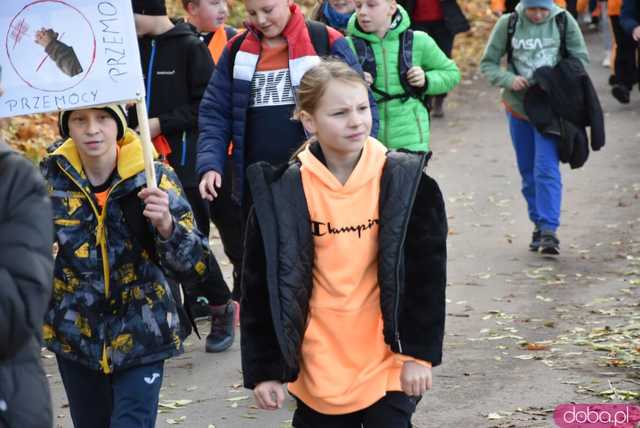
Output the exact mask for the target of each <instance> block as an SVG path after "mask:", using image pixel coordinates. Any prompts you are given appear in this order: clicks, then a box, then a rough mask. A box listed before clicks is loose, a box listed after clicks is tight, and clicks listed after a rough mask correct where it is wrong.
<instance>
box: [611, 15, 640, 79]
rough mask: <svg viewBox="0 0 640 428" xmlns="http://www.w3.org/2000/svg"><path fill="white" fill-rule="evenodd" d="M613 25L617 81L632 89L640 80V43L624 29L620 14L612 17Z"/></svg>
mask: <svg viewBox="0 0 640 428" xmlns="http://www.w3.org/2000/svg"><path fill="white" fill-rule="evenodd" d="M611 27H612V28H613V35H614V37H615V39H616V60H615V62H614V64H613V66H614V70H615V71H614V72H615V75H616V83H619V84H621V85H624V86H626V87H627V89H629V90H631V88H633V85H634V84H636V83H638V82H640V67H638V61H640V58H639V57H638V55H640V44H638V43H636V41H635V40H633V38H632V37H631V36H630V35H629V34H627V33H626V32H625V31H624V30H623V29H622V27H621V26H620V17H619V16H612V17H611Z"/></svg>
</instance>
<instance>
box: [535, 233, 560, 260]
mask: <svg viewBox="0 0 640 428" xmlns="http://www.w3.org/2000/svg"><path fill="white" fill-rule="evenodd" d="M540 254H548V255H558V254H560V240H559V239H558V237H557V236H556V234H555V232H551V231H544V232H542V234H541V236H540Z"/></svg>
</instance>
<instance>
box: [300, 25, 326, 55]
mask: <svg viewBox="0 0 640 428" xmlns="http://www.w3.org/2000/svg"><path fill="white" fill-rule="evenodd" d="M305 24H307V30H308V31H309V37H310V38H311V44H312V45H313V49H315V51H316V54H318V56H319V57H326V56H329V55H330V54H331V46H330V45H329V31H328V30H327V26H326V25H324V24H322V23H321V22H317V21H305Z"/></svg>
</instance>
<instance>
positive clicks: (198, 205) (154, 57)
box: [130, 0, 236, 352]
mask: <svg viewBox="0 0 640 428" xmlns="http://www.w3.org/2000/svg"><path fill="white" fill-rule="evenodd" d="M133 13H134V19H135V23H136V32H137V33H138V36H139V39H138V44H139V46H140V59H141V61H142V70H143V72H144V74H145V84H146V96H147V108H148V109H149V118H150V119H149V127H150V131H151V138H153V139H154V144H155V145H156V149H157V150H158V152H160V154H162V155H164V156H165V157H166V159H167V160H168V161H169V163H170V164H171V166H172V167H173V168H174V169H175V171H176V173H177V174H178V177H179V178H180V181H181V182H182V186H183V187H184V191H185V194H186V197H187V199H188V200H189V203H190V204H191V208H192V209H193V212H194V215H195V219H196V224H197V226H198V228H199V229H200V231H201V232H202V233H203V234H204V235H205V236H209V207H208V204H207V203H206V202H205V201H204V200H203V199H202V198H201V197H200V194H199V192H198V189H197V185H198V177H197V175H196V170H195V167H196V154H197V150H198V149H197V145H198V107H199V105H200V100H201V98H202V94H203V92H204V90H205V88H206V86H207V82H208V81H209V78H210V76H211V73H212V72H213V66H214V63H213V60H212V58H211V54H210V53H209V50H208V49H207V46H205V45H204V43H202V41H201V40H200V39H199V38H198V37H197V35H196V34H195V33H194V32H193V30H192V29H191V27H190V26H189V24H187V23H185V22H180V23H177V24H174V23H173V22H172V21H171V20H170V19H169V17H168V16H167V11H166V7H165V3H164V0H133ZM130 123H131V124H132V126H135V125H136V121H135V120H134V119H132V115H130ZM227 143H228V141H227ZM220 281H221V283H220ZM186 285H187V293H188V295H189V300H190V301H191V302H192V301H193V300H194V297H196V296H204V297H205V298H206V300H207V302H206V303H207V305H210V306H209V309H210V311H211V312H213V316H214V318H215V320H212V321H216V322H212V325H211V332H210V333H209V339H210V340H208V342H209V343H211V344H212V345H215V346H213V347H212V346H209V350H211V351H216V352H219V351H223V350H225V349H227V348H229V347H230V346H231V344H232V343H233V340H234V329H233V319H234V314H235V310H236V306H235V305H234V304H233V302H232V301H231V300H230V298H231V293H230V292H229V288H228V287H227V285H226V283H225V282H224V278H222V277H217V278H206V279H205V280H204V281H203V282H201V283H197V284H186ZM219 321H222V322H219ZM221 324H222V325H221Z"/></svg>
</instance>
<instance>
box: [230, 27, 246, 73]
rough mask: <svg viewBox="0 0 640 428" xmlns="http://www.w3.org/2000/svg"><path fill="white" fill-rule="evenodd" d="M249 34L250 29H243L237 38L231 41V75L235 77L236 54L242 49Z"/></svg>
mask: <svg viewBox="0 0 640 428" xmlns="http://www.w3.org/2000/svg"><path fill="white" fill-rule="evenodd" d="M247 34H249V31H248V30H247V31H243V32H242V34H240V35H239V36H238V37H237V38H235V39H233V41H232V42H231V47H230V48H229V76H231V78H232V79H233V66H234V64H235V63H236V55H237V54H238V51H239V50H240V45H242V42H244V39H246V38H247Z"/></svg>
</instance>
